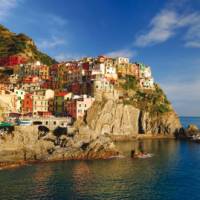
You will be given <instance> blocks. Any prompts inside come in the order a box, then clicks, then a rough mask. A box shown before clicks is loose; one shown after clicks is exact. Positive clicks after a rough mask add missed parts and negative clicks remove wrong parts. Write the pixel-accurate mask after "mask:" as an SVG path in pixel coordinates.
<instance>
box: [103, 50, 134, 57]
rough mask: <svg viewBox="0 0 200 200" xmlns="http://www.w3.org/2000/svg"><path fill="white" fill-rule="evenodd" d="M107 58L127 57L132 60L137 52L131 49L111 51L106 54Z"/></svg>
mask: <svg viewBox="0 0 200 200" xmlns="http://www.w3.org/2000/svg"><path fill="white" fill-rule="evenodd" d="M106 55H107V56H111V57H118V56H122V57H128V58H133V57H134V56H136V55H137V52H136V51H134V50H131V49H120V50H117V51H112V52H109V53H107V54H106Z"/></svg>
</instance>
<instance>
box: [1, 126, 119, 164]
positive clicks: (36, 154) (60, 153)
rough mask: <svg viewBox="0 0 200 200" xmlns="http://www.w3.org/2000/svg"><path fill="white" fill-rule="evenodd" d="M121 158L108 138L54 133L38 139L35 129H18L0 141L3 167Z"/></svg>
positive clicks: (30, 127)
mask: <svg viewBox="0 0 200 200" xmlns="http://www.w3.org/2000/svg"><path fill="white" fill-rule="evenodd" d="M115 155H118V151H117V150H116V148H115V145H114V144H113V143H112V141H111V140H110V139H109V138H108V137H106V136H98V135H92V134H90V133H87V134H79V133H76V134H75V135H74V136H73V137H72V136H67V135H62V136H60V137H59V138H57V137H56V136H55V135H54V134H53V133H51V132H50V133H48V134H47V135H45V136H44V137H41V138H39V137H38V129H37V127H35V126H29V127H16V128H15V131H14V132H13V134H6V135H4V136H1V137H0V163H9V162H26V161H57V160H69V159H100V158H101V159H107V158H109V157H111V156H115Z"/></svg>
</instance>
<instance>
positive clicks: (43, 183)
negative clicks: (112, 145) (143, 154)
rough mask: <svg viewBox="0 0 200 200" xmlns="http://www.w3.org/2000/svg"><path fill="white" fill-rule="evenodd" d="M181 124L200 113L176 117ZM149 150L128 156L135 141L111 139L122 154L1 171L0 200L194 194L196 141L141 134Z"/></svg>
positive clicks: (185, 197) (182, 198) (198, 171)
mask: <svg viewBox="0 0 200 200" xmlns="http://www.w3.org/2000/svg"><path fill="white" fill-rule="evenodd" d="M181 122H182V124H183V126H185V127H187V126H188V124H191V123H193V124H197V125H198V126H199V127H200V118H199V117H181ZM143 143H144V149H145V151H147V152H150V153H152V154H153V156H152V157H150V158H146V159H131V158H130V150H131V149H132V148H133V146H134V145H135V144H134V142H119V143H117V144H116V145H117V146H118V148H119V149H120V151H121V152H123V154H124V157H122V158H118V159H110V160H90V161H64V162H55V163H43V164H33V165H28V166H23V167H20V168H15V169H7V170H2V171H0V200H29V199H30V200H38V199H40V200H65V199H66V200H76V199H77V200H78V199H80V200H107V199H108V200H125V199H130V200H198V199H200V192H199V190H200V144H197V143H192V142H188V141H177V140H172V139H163V140H159V139H154V140H144V141H143Z"/></svg>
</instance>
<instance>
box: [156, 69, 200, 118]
mask: <svg viewBox="0 0 200 200" xmlns="http://www.w3.org/2000/svg"><path fill="white" fill-rule="evenodd" d="M196 74H197V75H196V76H195V77H194V76H192V74H191V77H188V76H187V74H185V75H182V76H181V75H180V76H179V77H177V76H176V78H170V79H167V80H165V81H162V82H161V83H160V84H161V86H162V88H163V89H164V91H165V92H166V94H167V96H168V98H169V99H170V101H172V103H173V106H174V107H175V110H176V111H177V112H178V113H179V115H183V116H184V115H188V116H194V115H195V116H199V115H200V106H199V102H200V93H199V92H198V91H199V87H200V75H198V74H199V73H198V71H197V72H196Z"/></svg>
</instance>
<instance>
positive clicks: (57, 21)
mask: <svg viewBox="0 0 200 200" xmlns="http://www.w3.org/2000/svg"><path fill="white" fill-rule="evenodd" d="M47 18H48V19H49V22H50V23H51V24H53V25H56V26H57V25H58V26H64V25H66V24H67V23H68V21H67V20H66V19H64V18H62V17H61V16H58V15H53V14H49V15H47Z"/></svg>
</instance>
